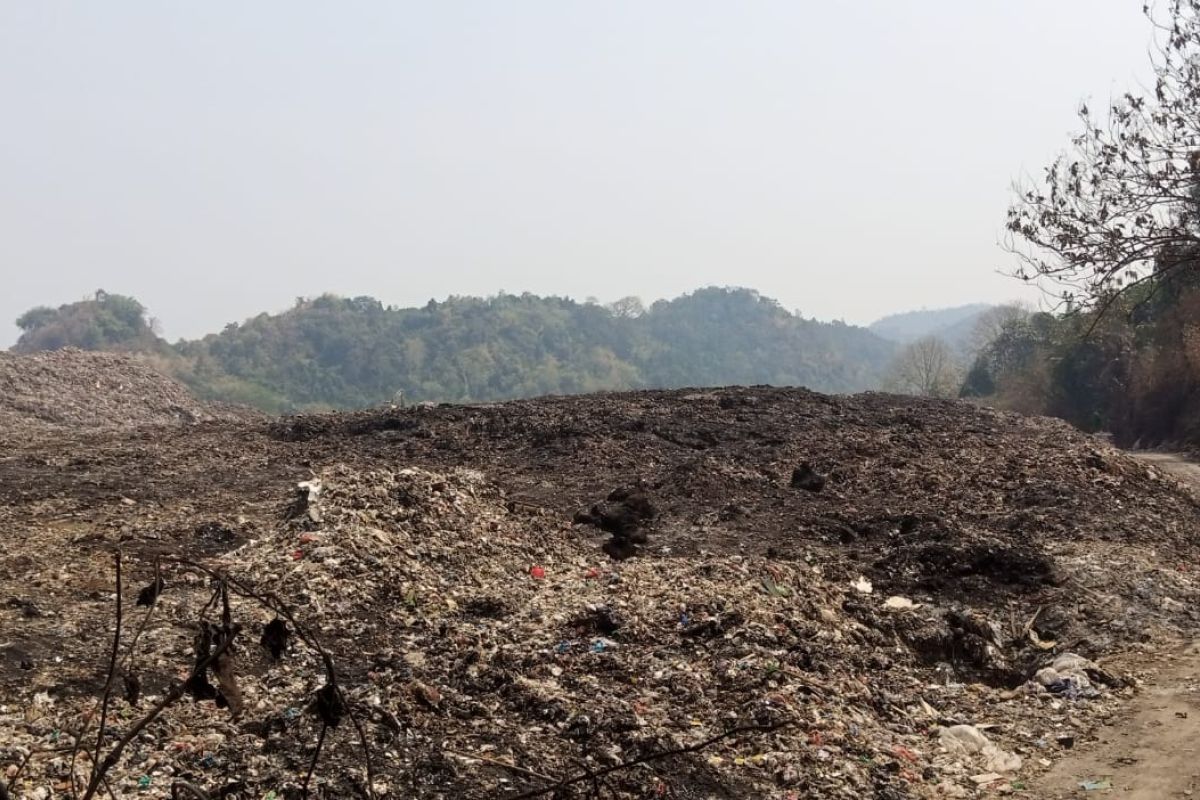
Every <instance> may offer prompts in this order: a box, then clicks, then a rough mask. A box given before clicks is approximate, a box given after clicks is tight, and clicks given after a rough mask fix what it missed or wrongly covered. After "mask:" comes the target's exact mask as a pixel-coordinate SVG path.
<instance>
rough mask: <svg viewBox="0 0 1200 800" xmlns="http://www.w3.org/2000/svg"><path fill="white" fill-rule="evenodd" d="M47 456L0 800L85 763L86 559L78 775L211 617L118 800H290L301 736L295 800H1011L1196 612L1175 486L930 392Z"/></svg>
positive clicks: (199, 432) (25, 461)
mask: <svg viewBox="0 0 1200 800" xmlns="http://www.w3.org/2000/svg"><path fill="white" fill-rule="evenodd" d="M731 396H732V397H735V398H738V402H728V401H727V400H728V398H729V397H731ZM63 447H64V448H65V449H66V452H65V453H61V454H56V456H55V459H51V458H49V457H46V456H43V455H41V454H40V452H41V451H38V450H37V449H36V447H34V446H32V445H31V446H30V448H28V449H27V450H25V451H22V452H21V453H20V455H19V457H18V458H15V459H11V460H7V461H6V460H3V459H0V500H5V502H4V503H3V504H0V523H2V524H3V526H4V527H5V529H6V530H10V531H12V534H11V541H10V542H9V543H8V547H7V548H6V550H5V551H4V552H3V553H2V554H0V630H2V631H4V633H3V634H0V770H7V774H8V775H9V776H10V778H11V779H12V782H13V783H12V788H13V796H14V797H19V798H23V797H45V798H49V797H60V796H68V795H69V794H70V779H69V775H70V771H71V765H70V757H69V750H70V748H71V747H72V746H73V744H74V742H75V737H76V735H77V734H78V733H79V732H80V731H81V730H84V731H86V733H85V734H84V736H83V738H82V741H85V742H86V743H87V747H88V749H89V750H92V749H94V746H95V726H96V710H97V697H98V696H99V695H100V694H101V693H102V689H103V684H104V680H105V665H106V664H107V663H108V659H109V647H110V646H111V642H112V635H113V625H114V618H113V607H114V602H113V596H112V588H113V561H112V559H113V555H112V550H113V549H117V548H119V549H120V550H121V552H122V553H123V554H124V559H125V562H124V563H125V592H124V595H123V597H124V601H125V608H126V611H125V614H126V616H125V629H126V639H125V641H126V643H127V644H128V642H129V636H130V635H131V632H132V631H134V630H137V629H139V628H140V627H141V626H142V620H143V619H148V621H147V622H146V623H145V624H144V630H142V632H141V634H140V636H138V638H137V644H136V648H135V650H136V652H135V654H134V655H133V656H131V657H129V658H128V659H127V660H125V659H123V660H122V661H121V663H122V665H123V667H124V674H121V675H120V676H119V677H120V678H121V681H120V682H118V683H117V684H116V685H117V686H118V689H117V691H115V692H114V693H113V699H112V703H111V710H110V713H109V715H108V719H109V723H108V724H109V726H110V727H109V728H108V731H109V734H108V736H107V737H106V739H105V747H104V748H103V749H104V750H105V751H106V750H107V749H108V748H110V747H111V746H113V744H114V743H115V742H116V741H117V739H118V738H119V737H120V736H121V735H123V734H125V733H127V732H129V731H130V730H132V729H133V726H135V725H136V724H137V723H138V720H139V719H140V718H141V717H142V716H143V715H144V714H145V713H146V712H147V711H148V710H149V709H150V708H152V707H153V706H154V704H155V703H156V702H158V701H159V700H160V699H161V698H163V697H164V696H167V693H169V692H170V691H171V690H172V687H173V686H177V685H183V684H184V682H185V681H188V680H189V676H190V674H191V672H192V670H193V667H194V665H195V664H196V663H197V659H198V653H199V654H203V653H204V652H211V648H212V647H213V642H214V641H216V640H218V639H219V630H220V629H219V626H220V625H223V624H225V622H223V621H222V616H223V614H222V608H221V606H222V598H221V592H220V584H219V583H214V576H220V575H225V576H228V579H229V580H228V582H227V584H226V585H227V588H228V589H229V619H228V623H229V624H230V625H231V626H236V629H237V631H238V633H237V634H236V639H235V646H234V650H233V651H232V652H233V656H232V660H224V661H222V662H221V664H219V665H217V666H219V667H220V670H219V672H220V674H218V672H217V671H211V670H210V672H209V673H208V679H209V680H210V681H211V682H210V684H209V688H210V689H211V691H209V688H205V689H203V691H202V692H200V691H197V692H193V696H190V697H184V698H183V699H181V700H179V701H178V702H177V703H174V704H172V705H171V706H170V707H169V708H168V709H167V710H166V711H165V712H164V713H163V715H162V716H161V717H160V718H158V719H157V720H156V721H155V722H153V723H152V724H150V725H148V726H147V727H145V728H144V729H143V730H141V731H140V732H139V733H138V734H137V736H136V737H135V738H134V739H133V740H132V742H131V744H130V745H129V747H128V748H127V749H126V751H125V752H124V753H123V755H122V757H121V758H120V759H119V760H118V761H117V763H116V765H115V766H114V767H113V769H112V770H111V771H110V772H109V773H108V776H107V778H108V782H109V785H110V786H111V789H112V791H113V793H114V794H115V796H117V797H146V798H166V797H170V796H171V792H172V787H173V786H175V785H177V784H178V783H179V782H186V783H187V784H189V785H191V786H195V787H197V788H198V789H200V790H201V791H204V792H206V793H208V794H209V796H212V797H216V796H224V797H230V798H256V799H259V798H267V797H270V798H285V797H286V798H291V797H299V796H301V795H302V793H303V789H302V787H303V786H304V785H305V781H306V775H307V774H308V772H309V770H310V767H311V765H312V764H313V763H314V762H313V757H314V754H315V753H316V751H317V749H318V747H320V749H321V752H320V758H319V759H318V760H317V762H316V767H315V769H313V770H312V777H311V779H310V781H309V786H310V790H311V792H310V793H311V796H313V797H329V798H333V797H339V798H340V797H364V796H374V797H379V798H393V797H394V798H410V797H411V798H451V797H453V798H464V799H465V800H483V798H516V797H526V796H532V795H531V794H530V793H536V792H539V791H543V790H544V791H543V793H542V794H541V795H540V796H542V797H558V798H571V797H576V798H583V797H595V796H601V797H615V798H630V799H632V798H645V797H665V798H697V797H728V798H760V797H761V798H781V799H783V800H799V799H800V798H861V797H870V798H882V799H884V800H902V799H903V798H946V797H962V798H972V797H984V796H992V795H995V794H997V793H1005V794H1015V795H1018V796H1020V794H1021V793H1022V792H1023V791H1024V787H1026V785H1027V783H1028V781H1029V780H1030V778H1031V776H1033V775H1035V774H1036V773H1037V772H1038V771H1039V770H1042V769H1045V768H1046V767H1048V766H1049V765H1051V764H1052V763H1053V761H1054V760H1055V759H1056V758H1058V757H1059V756H1060V754H1061V753H1062V752H1063V751H1064V750H1065V749H1068V748H1070V747H1073V746H1075V744H1076V742H1082V741H1086V739H1087V737H1088V736H1089V735H1091V734H1090V732H1091V731H1092V730H1093V729H1094V728H1095V726H1096V725H1097V724H1099V723H1100V722H1101V721H1102V720H1104V719H1105V718H1107V717H1109V716H1111V714H1112V713H1114V711H1115V710H1116V709H1117V708H1118V707H1119V705H1120V703H1121V702H1122V700H1123V699H1124V698H1126V697H1128V696H1129V695H1130V694H1131V693H1132V692H1135V691H1136V690H1137V688H1136V687H1137V681H1138V671H1139V659H1141V658H1142V656H1143V655H1144V654H1145V653H1148V652H1152V650H1153V648H1155V647H1157V646H1161V645H1162V644H1163V643H1165V642H1167V641H1169V637H1170V636H1172V635H1174V634H1178V633H1186V632H1188V631H1191V630H1194V629H1195V617H1194V613H1195V612H1194V611H1193V610H1192V609H1194V608H1196V607H1197V606H1196V603H1197V601H1200V586H1198V584H1197V582H1196V581H1195V579H1194V576H1193V574H1192V572H1191V569H1190V566H1189V565H1191V564H1194V563H1195V557H1196V555H1197V553H1196V546H1195V544H1194V543H1193V542H1192V534H1191V531H1193V530H1194V529H1195V527H1194V526H1195V523H1196V522H1197V521H1198V520H1197V509H1196V506H1195V503H1194V501H1193V500H1192V499H1191V498H1190V497H1189V496H1188V495H1187V494H1186V493H1184V492H1182V491H1181V490H1180V489H1179V487H1177V486H1175V485H1174V484H1173V483H1172V482H1171V481H1170V480H1168V479H1165V478H1164V477H1163V476H1161V475H1158V474H1157V473H1156V472H1154V470H1153V469H1152V468H1149V467H1146V466H1145V465H1143V464H1141V463H1139V462H1137V461H1134V460H1132V459H1130V458H1128V457H1126V456H1123V455H1121V454H1119V453H1116V452H1115V451H1112V450H1110V449H1108V448H1107V447H1105V446H1104V445H1103V444H1101V443H1098V442H1095V441H1094V440H1092V439H1090V438H1089V437H1086V436H1083V435H1080V434H1077V433H1074V432H1071V431H1070V430H1069V429H1067V428H1065V426H1061V425H1060V424H1058V423H1055V422H1051V421H1047V420H1025V419H1022V418H1019V417H1014V416H1011V415H1003V414H997V413H995V412H991V411H987V410H982V409H973V408H970V407H967V406H960V405H958V404H942V403H926V402H921V401H908V400H903V399H899V398H887V397H885V396H866V397H859V398H849V399H843V398H825V397H821V396H819V395H813V394H810V393H806V392H800V391H785V390H768V389H761V390H723V391H721V392H712V393H692V392H678V393H639V394H632V395H614V396H603V397H595V398H574V399H570V400H566V399H549V400H541V401H527V402H522V403H514V404H505V405H503V406H489V407H475V408H446V409H413V410H404V411H395V412H372V413H364V414H356V415H337V416H329V417H306V418H298V419H290V420H283V421H278V422H276V423H272V424H270V425H267V426H257V427H256V424H255V423H252V422H251V423H236V424H233V423H231V424H229V425H228V426H227V427H225V428H222V427H220V426H205V427H199V428H189V429H184V430H183V431H181V432H180V434H179V435H178V436H177V437H174V438H172V439H170V440H162V441H159V440H157V439H154V438H145V437H137V438H132V439H131V438H130V437H128V436H123V437H120V438H118V437H114V438H112V439H111V440H103V439H98V440H94V441H90V442H89V443H88V444H87V448H86V460H87V463H86V465H84V466H78V465H77V463H76V460H77V459H78V460H82V459H84V458H85V453H83V452H79V453H72V452H71V450H70V445H69V443H68V444H64V445H63ZM84 469H86V470H87V472H86V473H81V472H80V470H84ZM80 474H86V476H87V478H88V480H89V481H90V483H89V484H88V486H87V487H86V488H85V489H80V488H76V487H75V486H74V484H73V483H72V478H73V476H75V482H78V476H79V475H80ZM34 482H36V483H37V487H38V488H37V489H36V492H35V490H34V489H33V488H30V487H31V484H32V483H34ZM46 487H49V488H46ZM18 488H20V490H21V491H22V492H26V494H19V493H17V489H18ZM5 492H7V493H8V494H4V493H5ZM264 492H265V493H266V494H265V497H266V498H267V499H265V500H264ZM56 537H57V539H56ZM56 540H57V541H59V542H60V543H61V542H69V543H70V546H68V547H62V546H61V545H60V546H59V547H57V548H55V547H51V546H48V543H50V542H52V541H56ZM156 563H157V564H158V568H159V569H160V570H161V574H162V578H163V585H162V588H161V591H159V590H158V589H157V588H155V587H157V586H158V584H157V582H156V580H155V564H156ZM148 589H153V591H151V592H149V593H146V592H147V590H148ZM143 593H146V594H144V597H145V598H147V599H149V601H150V602H149V604H147V605H143V606H137V605H136V602H137V598H138V597H139V596H143ZM151 595H153V597H151ZM273 604H274V605H273ZM148 608H153V609H154V610H153V613H152V614H150V615H149V616H148V617H146V616H145V615H146V613H147V609H148ZM281 609H282V610H283V611H281ZM284 612H286V613H284ZM202 622H203V623H204V626H202V625H201V623H202ZM213 626H218V627H217V628H214V627H213ZM232 629H233V628H230V630H232ZM204 630H207V631H209V634H210V635H209V638H208V640H207V644H206V643H205V639H204V636H203V635H201V636H199V637H198V634H201V633H202V631H204ZM214 630H217V631H218V636H217V637H215V638H214V636H213V635H212V633H213V631H214ZM206 648H210V649H209V650H206ZM322 653H326V654H328V656H329V658H330V661H331V663H332V665H333V667H334V669H333V671H332V674H333V675H334V676H335V679H336V686H337V688H336V691H330V690H329V689H328V688H327V687H329V686H330V685H331V671H330V669H329V667H328V665H327V664H326V663H325V662H324V659H323V656H322ZM129 677H133V678H135V679H136V684H137V685H138V687H139V688H140V691H139V692H137V693H133V695H132V696H131V693H130V692H128V691H127V684H126V683H125V682H124V679H126V678H129ZM232 687H236V688H232ZM193 688H197V689H200V688H203V687H196V686H195V685H193ZM137 695H140V696H137ZM197 696H199V697H200V699H196V697H197ZM222 698H223V705H222V706H219V705H218V702H219V701H220V700H221V699H222ZM133 700H136V701H137V702H136V704H135V703H134V702H133ZM343 701H344V706H343V705H341V704H342V703H343ZM331 720H335V721H336V722H337V724H336V725H334V726H332V727H329V726H330V724H331ZM89 726H90V727H89ZM326 728H328V729H327V730H324V734H323V733H322V731H323V729H326ZM360 729H361V738H360V733H359V730H360ZM63 748H65V749H66V750H67V752H66V753H64V752H63ZM367 754H369V759H368V755H367ZM27 756H28V759H27ZM368 761H369V768H368ZM90 763H91V762H90V760H89V759H88V758H86V757H83V756H81V757H79V758H77V759H76V764H75V770H76V772H77V773H78V774H79V775H80V776H82V777H84V778H86V776H87V773H88V771H89V770H90Z"/></svg>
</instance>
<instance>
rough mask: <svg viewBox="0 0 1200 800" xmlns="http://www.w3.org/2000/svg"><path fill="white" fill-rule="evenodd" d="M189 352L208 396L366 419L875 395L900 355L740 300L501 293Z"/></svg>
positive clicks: (330, 321)
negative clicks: (508, 408)
mask: <svg viewBox="0 0 1200 800" xmlns="http://www.w3.org/2000/svg"><path fill="white" fill-rule="evenodd" d="M179 349H180V353H181V354H182V355H183V356H185V358H187V359H188V360H189V361H191V362H192V363H194V364H195V365H196V367H195V368H194V369H193V370H192V374H191V375H189V376H186V377H185V378H184V379H185V380H187V381H188V382H189V384H191V385H193V386H196V387H198V390H199V391H201V393H203V394H206V395H208V396H219V397H223V398H226V399H240V400H242V401H245V400H247V399H249V400H251V401H252V402H253V403H254V404H255V405H258V406H260V407H264V408H268V409H270V410H285V409H303V408H317V407H342V408H346V407H362V406H367V405H373V404H377V403H381V402H387V401H389V400H392V399H393V398H394V397H396V396H397V393H403V397H404V399H405V400H406V401H426V400H428V401H451V402H468V401H484V400H498V399H506V398H513V397H523V396H530V395H540V394H574V393H581V392H593V391H600V390H617V389H631V388H640V387H652V386H653V387H674V386H686V385H713V384H730V383H775V384H803V385H807V386H812V387H815V388H823V389H832V390H850V389H858V388H863V387H865V386H868V385H871V384H872V383H873V382H874V381H875V380H876V379H877V377H878V374H879V370H880V369H881V368H882V367H883V365H884V364H885V363H886V361H887V359H888V357H889V355H890V351H891V348H890V346H889V345H887V344H886V343H884V342H882V341H880V340H879V339H877V338H876V337H874V336H872V335H871V334H869V333H867V332H866V331H863V330H861V329H857V328H850V327H848V326H844V325H827V324H822V323H817V322H813V321H809V320H804V319H802V318H800V317H797V316H795V315H793V314H790V313H788V312H787V311H785V310H783V309H782V308H780V307H779V306H778V304H776V303H774V302H773V301H771V300H767V299H765V298H762V297H760V296H759V295H758V294H756V293H754V292H751V291H748V290H742V289H704V290H701V291H698V292H695V293H694V294H691V295H687V296H684V297H681V298H678V299H676V300H672V301H669V302H659V303H656V304H654V306H652V307H651V308H650V309H648V310H647V309H643V308H642V307H641V304H640V303H637V302H636V301H634V300H631V299H629V298H627V299H625V300H623V301H621V302H620V303H618V304H614V306H612V307H608V308H606V307H603V306H599V305H596V304H580V303H576V302H574V301H572V300H568V299H564V298H557V297H537V296H534V295H530V294H522V295H508V294H501V295H498V296H496V297H492V298H487V299H480V298H471V297H451V298H450V299H448V300H446V301H445V302H442V303H438V302H433V301H431V302H430V303H428V304H427V305H425V306H423V307H421V308H391V307H385V306H383V305H382V304H380V303H379V302H378V301H375V300H372V299H370V298H352V299H346V298H339V297H334V296H331V295H326V296H322V297H318V298H316V299H313V300H302V301H299V302H298V303H297V304H296V306H295V307H294V308H292V309H290V310H289V311H287V312H285V313H283V314H280V315H276V316H271V315H266V314H263V315H260V316H258V317H255V318H254V319H251V320H248V321H246V322H245V323H242V324H240V325H230V326H228V327H226V329H225V330H224V331H222V332H221V333H219V334H215V335H213V336H209V337H206V338H205V339H203V340H201V341H199V342H192V343H187V344H182V345H180V348H179ZM218 375H222V376H224V377H223V378H222V379H218V377H217V376H218ZM264 393H269V394H270V397H265V396H263V394H264Z"/></svg>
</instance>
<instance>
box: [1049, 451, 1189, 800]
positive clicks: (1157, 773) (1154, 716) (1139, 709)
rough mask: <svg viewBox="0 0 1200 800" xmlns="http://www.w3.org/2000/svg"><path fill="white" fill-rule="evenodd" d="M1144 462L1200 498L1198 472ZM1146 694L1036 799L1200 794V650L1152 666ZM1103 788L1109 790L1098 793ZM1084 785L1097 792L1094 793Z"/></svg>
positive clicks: (1177, 461) (1152, 458)
mask: <svg viewBox="0 0 1200 800" xmlns="http://www.w3.org/2000/svg"><path fill="white" fill-rule="evenodd" d="M1139 458H1142V459H1143V460H1146V461H1148V462H1150V463H1152V464H1154V465H1155V466H1156V467H1159V468H1161V469H1163V470H1164V471H1166V472H1169V473H1170V474H1171V475H1173V476H1175V477H1177V478H1179V480H1180V481H1183V482H1185V483H1186V484H1187V485H1188V486H1190V487H1191V488H1193V489H1194V490H1196V491H1197V492H1200V465H1197V464H1196V463H1195V462H1192V461H1190V460H1187V459H1184V458H1182V457H1180V456H1177V455H1173V454H1166V453H1144V454H1139ZM1148 666H1149V668H1150V669H1151V670H1152V671H1153V673H1152V677H1150V678H1149V679H1148V680H1147V682H1146V686H1145V689H1144V691H1143V692H1142V693H1141V694H1139V695H1138V696H1137V697H1136V698H1135V699H1134V700H1132V701H1131V702H1130V703H1129V705H1128V706H1127V707H1126V708H1125V709H1124V710H1123V711H1122V712H1121V713H1120V714H1119V715H1118V716H1117V717H1115V718H1114V719H1111V720H1109V721H1108V724H1106V725H1105V726H1104V727H1103V728H1101V730H1100V731H1099V734H1098V738H1097V741H1095V742H1093V743H1090V744H1088V745H1087V746H1084V747H1082V748H1081V749H1080V750H1078V751H1076V752H1075V753H1074V754H1073V755H1071V756H1069V757H1067V758H1064V759H1062V760H1061V761H1059V762H1058V763H1057V764H1055V766H1054V767H1053V769H1051V770H1050V771H1049V772H1047V773H1046V774H1045V775H1044V776H1043V777H1042V778H1041V780H1039V781H1038V782H1037V783H1036V784H1035V787H1034V792H1035V796H1038V797H1045V798H1047V800H1066V799H1067V798H1076V797H1085V796H1111V797H1113V798H1120V800H1167V798H1187V797H1196V796H1198V795H1197V792H1200V642H1194V643H1192V644H1189V645H1186V646H1183V647H1179V648H1177V649H1175V650H1174V651H1170V650H1168V651H1167V652H1164V653H1161V654H1159V655H1158V656H1156V657H1155V659H1154V661H1153V663H1152V664H1150V665H1148ZM1105 782H1107V785H1108V786H1110V787H1111V788H1100V787H1103V786H1105ZM1084 784H1090V785H1092V786H1097V784H1099V787H1097V788H1093V789H1091V790H1088V789H1086V788H1085V787H1084Z"/></svg>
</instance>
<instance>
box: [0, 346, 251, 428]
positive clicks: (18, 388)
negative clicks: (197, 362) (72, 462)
mask: <svg viewBox="0 0 1200 800" xmlns="http://www.w3.org/2000/svg"><path fill="white" fill-rule="evenodd" d="M251 416H253V414H252V412H249V411H247V410H241V409H234V408H232V407H221V406H214V405H210V404H207V403H203V402H201V401H200V400H197V399H196V398H195V397H194V396H192V394H191V393H190V392H189V391H188V390H187V388H186V387H185V386H183V384H181V383H179V382H177V381H175V380H173V379H171V378H168V377H167V376H165V375H163V374H162V373H161V372H159V371H157V370H156V369H154V367H152V366H151V365H150V364H149V363H147V361H145V360H143V359H139V358H135V357H134V356H130V355H122V354H117V353H101V352H90V351H83V350H76V349H73V348H68V349H64V350H56V351H53V352H44V353H32V354H28V355H17V354H13V353H5V352H0V432H2V433H0V437H2V438H9V437H12V438H14V439H19V438H25V437H28V436H29V435H31V434H41V433H48V432H72V433H80V432H83V431H91V430H96V429H105V428H110V429H111V428H135V427H141V426H148V425H176V424H179V423H195V422H203V421H211V420H214V419H237V418H249V417H251Z"/></svg>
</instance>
